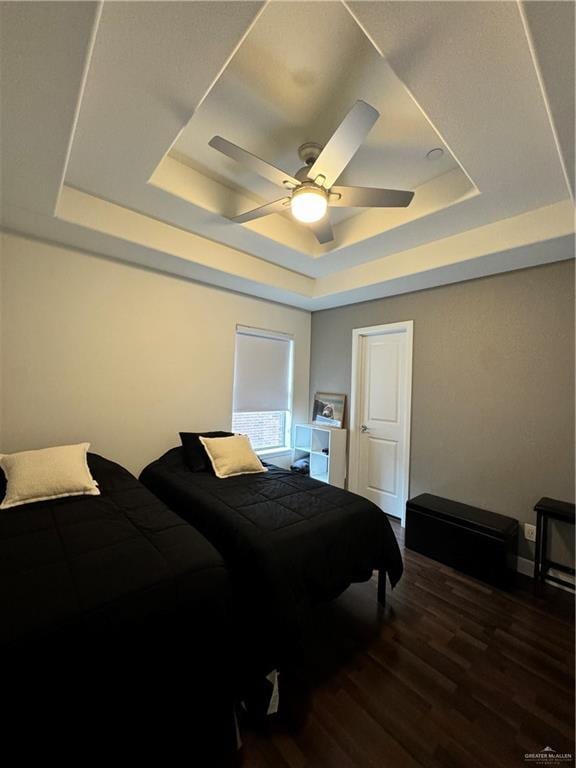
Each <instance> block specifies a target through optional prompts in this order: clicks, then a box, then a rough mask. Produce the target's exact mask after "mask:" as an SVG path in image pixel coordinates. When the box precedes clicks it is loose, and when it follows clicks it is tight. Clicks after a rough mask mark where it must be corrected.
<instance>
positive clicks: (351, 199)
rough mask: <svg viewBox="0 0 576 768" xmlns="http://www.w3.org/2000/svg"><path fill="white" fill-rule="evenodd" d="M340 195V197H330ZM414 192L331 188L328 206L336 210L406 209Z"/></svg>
mask: <svg viewBox="0 0 576 768" xmlns="http://www.w3.org/2000/svg"><path fill="white" fill-rule="evenodd" d="M332 194H334V195H340V197H332ZM413 197H414V192H408V191H405V190H403V189H374V188H373V187H332V189H331V190H330V200H329V202H328V205H330V206H335V207H337V208H406V207H407V206H408V205H410V203H411V202H412V198H413Z"/></svg>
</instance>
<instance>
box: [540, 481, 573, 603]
mask: <svg viewBox="0 0 576 768" xmlns="http://www.w3.org/2000/svg"><path fill="white" fill-rule="evenodd" d="M574 509H575V507H574V504H570V503H569V502H567V501H556V499H549V498H547V497H546V496H544V497H543V498H542V499H540V501H539V502H538V503H537V504H536V506H535V507H534V510H535V511H536V514H537V521H536V556H535V558H534V580H535V581H545V580H548V581H553V582H555V583H556V584H561V585H562V586H563V587H569V588H570V589H574V584H573V583H572V582H570V581H566V580H564V579H559V578H558V577H557V576H550V574H549V573H548V571H549V570H550V568H554V569H555V570H557V571H562V573H568V574H570V575H571V576H574V574H575V573H576V571H575V570H574V568H570V567H569V566H567V565H563V564H562V563H556V562H554V561H553V560H550V559H549V558H548V520H561V521H562V522H563V523H568V524H569V525H574Z"/></svg>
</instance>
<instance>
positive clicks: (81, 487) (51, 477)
mask: <svg viewBox="0 0 576 768" xmlns="http://www.w3.org/2000/svg"><path fill="white" fill-rule="evenodd" d="M89 447H90V443H79V444H78V445H60V446H58V447H57V448H42V449H40V450H39V451H21V452H20V453H5V454H0V467H2V470H3V471H4V474H5V475H6V496H5V497H4V500H3V501H2V503H1V504H0V509H9V508H10V507H18V506H20V505H21V504H29V503H30V502H33V501H48V500H49V499H61V498H63V497H65V496H82V495H84V494H87V495H89V496H98V495H99V494H100V491H99V490H98V485H97V483H96V482H95V480H94V478H93V477H92V475H91V474H90V470H89V469H88V463H87V461H86V453H87V451H88V448H89Z"/></svg>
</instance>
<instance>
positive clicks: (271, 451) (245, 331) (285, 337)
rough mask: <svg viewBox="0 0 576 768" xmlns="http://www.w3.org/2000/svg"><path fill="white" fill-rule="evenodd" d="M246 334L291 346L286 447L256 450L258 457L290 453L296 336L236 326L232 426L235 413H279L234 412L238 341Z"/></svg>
mask: <svg viewBox="0 0 576 768" xmlns="http://www.w3.org/2000/svg"><path fill="white" fill-rule="evenodd" d="M240 334H245V335H251V336H263V337H265V338H269V339H278V340H280V341H287V342H288V343H289V345H290V347H289V350H290V352H289V363H288V406H289V409H288V410H287V411H282V413H285V414H286V415H285V419H284V445H279V446H277V447H274V448H258V449H254V452H255V453H256V454H257V455H258V456H272V455H274V454H281V453H288V452H289V451H290V450H291V445H292V424H293V420H294V416H293V413H294V344H295V342H294V336H293V334H291V333H286V332H285V331H274V330H270V329H267V328H257V327H254V326H248V325H240V324H238V325H236V328H235V330H234V369H233V376H232V412H231V417H230V423H231V424H232V421H233V419H234V413H278V412H279V411H278V410H276V411H234V383H235V378H236V355H237V344H236V340H237V337H238V335H240Z"/></svg>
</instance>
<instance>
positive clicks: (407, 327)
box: [348, 320, 414, 527]
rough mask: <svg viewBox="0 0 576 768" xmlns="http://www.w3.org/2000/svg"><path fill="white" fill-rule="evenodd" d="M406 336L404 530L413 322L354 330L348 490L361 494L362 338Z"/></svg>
mask: <svg viewBox="0 0 576 768" xmlns="http://www.w3.org/2000/svg"><path fill="white" fill-rule="evenodd" d="M398 331H402V332H403V333H405V334H406V341H407V361H406V368H407V371H406V372H407V377H406V379H407V380H406V393H405V394H406V404H407V406H406V420H405V424H404V434H403V451H402V458H401V461H402V466H403V468H404V472H403V475H404V476H403V477H402V480H401V489H402V517H401V518H400V522H401V525H402V527H404V526H405V524H406V523H405V521H406V502H407V501H408V493H409V487H410V433H411V424H412V356H413V342H414V321H413V320H404V321H402V322H399V323H385V324H384V325H371V326H368V327H366V328H354V329H353V330H352V381H351V387H350V454H349V457H348V477H349V478H350V481H349V488H350V490H351V491H354V492H355V493H358V468H359V454H360V440H359V432H358V428H359V425H360V414H359V410H360V405H361V403H362V373H363V372H362V355H361V352H362V339H363V338H364V337H366V336H379V335H380V334H383V333H397V332H398Z"/></svg>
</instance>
